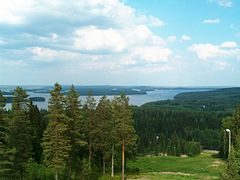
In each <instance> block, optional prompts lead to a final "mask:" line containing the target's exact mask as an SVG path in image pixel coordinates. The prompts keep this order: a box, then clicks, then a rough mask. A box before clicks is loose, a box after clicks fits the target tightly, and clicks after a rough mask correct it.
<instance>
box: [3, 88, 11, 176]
mask: <svg viewBox="0 0 240 180" xmlns="http://www.w3.org/2000/svg"><path fill="white" fill-rule="evenodd" d="M5 104H6V98H4V97H3V96H2V94H1V91H0V179H11V178H12V175H13V160H14V154H15V149H14V148H13V149H10V148H9V147H8V143H7V134H8V130H7V123H6V121H5V116H4V112H5Z"/></svg>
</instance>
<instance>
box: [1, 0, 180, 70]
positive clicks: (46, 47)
mask: <svg viewBox="0 0 240 180" xmlns="http://www.w3.org/2000/svg"><path fill="white" fill-rule="evenodd" d="M0 2H1V6H0V23H4V24H7V25H17V26H26V29H27V28H28V27H29V28H30V29H31V28H33V27H34V28H35V29H37V32H36V31H35V29H34V32H35V33H36V34H32V33H31V32H32V31H29V32H25V33H21V34H17V35H15V37H13V41H14V43H16V44H18V43H23V42H24V43H25V44H24V45H26V48H23V49H21V50H20V51H22V52H23V53H25V54H24V57H28V58H26V59H27V60H26V62H30V63H31V62H34V63H40V62H44V63H47V62H50V63H56V64H59V65H60V64H61V63H64V66H67V65H66V64H67V63H65V62H69V64H71V63H72V62H73V61H72V62H71V60H74V63H75V64H78V66H79V67H80V66H81V67H83V68H87V69H91V68H98V69H111V70H112V69H121V70H122V71H124V70H125V67H131V68H133V67H135V68H141V67H143V66H145V67H146V66H147V67H148V69H150V68H153V66H158V65H159V64H161V67H169V66H170V65H169V62H168V61H170V58H171V57H174V56H172V55H174V53H173V51H172V50H171V49H169V48H168V47H166V46H167V43H168V42H174V41H176V37H175V36H171V37H169V38H168V39H167V40H163V39H162V38H161V37H160V36H159V35H156V34H154V33H153V32H152V31H151V29H150V27H162V26H164V25H165V22H163V21H162V20H160V19H158V18H156V17H154V16H151V15H148V14H142V13H139V12H138V11H137V10H136V9H134V8H132V7H130V6H127V5H125V4H124V3H123V2H122V1H121V0H81V1H76V0H69V1H68V2H67V3H66V1H65V0H52V1H49V0H39V1H36V0H26V2H25V1H24V2H23V1H19V0H11V1H8V2H7V1H4V0H0ZM13 5H14V6H13ZM15 6H16V7H15ZM39 19H41V21H38V20H39ZM52 22H54V23H55V24H56V25H55V24H54V26H52ZM38 26H39V27H38ZM42 30H44V31H42ZM14 38H16V40H15V39H14ZM33 42H34V43H33ZM29 44H30V45H29ZM33 44H34V45H33ZM32 46H33V47H32ZM59 49H61V50H59ZM31 60H34V61H31ZM69 66H70V65H69ZM73 67H75V66H73ZM131 68H130V69H131ZM155 69H156V68H155ZM157 69H158V71H159V69H163V68H160V66H159V67H158V68H157ZM165 69H166V70H167V69H170V68H165ZM154 71H157V70H154ZM161 71H162V70H161Z"/></svg>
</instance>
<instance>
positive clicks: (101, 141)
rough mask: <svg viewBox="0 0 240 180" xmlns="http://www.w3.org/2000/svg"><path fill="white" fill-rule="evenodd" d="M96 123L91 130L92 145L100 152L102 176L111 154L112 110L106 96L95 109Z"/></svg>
mask: <svg viewBox="0 0 240 180" xmlns="http://www.w3.org/2000/svg"><path fill="white" fill-rule="evenodd" d="M96 120H97V123H96V125H95V128H94V130H93V136H94V137H96V138H94V145H95V147H96V148H97V149H98V150H100V152H101V154H102V161H103V174H105V169H106V167H105V166H106V160H107V158H108V157H109V156H110V154H111V148H112V134H111V131H112V127H113V125H112V122H113V121H112V108H111V102H110V100H109V99H107V97H106V96H103V97H102V98H101V99H100V101H99V103H98V105H97V108H96Z"/></svg>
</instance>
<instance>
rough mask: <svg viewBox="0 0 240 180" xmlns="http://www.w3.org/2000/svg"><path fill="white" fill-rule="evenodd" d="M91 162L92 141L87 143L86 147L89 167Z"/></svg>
mask: <svg viewBox="0 0 240 180" xmlns="http://www.w3.org/2000/svg"><path fill="white" fill-rule="evenodd" d="M91 161H92V141H91V140H90V141H89V146H88V164H89V166H90V167H91Z"/></svg>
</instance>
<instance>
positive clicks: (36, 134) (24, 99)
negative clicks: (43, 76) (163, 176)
mask: <svg viewBox="0 0 240 180" xmlns="http://www.w3.org/2000/svg"><path fill="white" fill-rule="evenodd" d="M50 93H51V98H50V100H49V106H48V110H39V109H38V107H37V106H36V105H34V104H33V103H32V102H31V99H30V98H29V97H28V95H27V94H26V91H24V89H22V88H21V87H17V88H16V89H15V90H14V93H13V98H12V108H11V110H6V109H5V104H6V98H5V97H4V96H3V95H2V94H1V93H0V167H1V169H0V177H1V179H12V180H14V179H69V180H70V179H83V180H84V179H91V180H92V179H98V178H99V177H100V176H101V174H105V173H108V174H109V177H110V176H112V177H113V176H114V174H115V173H120V172H122V177H123V178H124V173H125V171H127V172H130V171H132V170H131V169H128V168H127V167H126V160H128V159H132V158H134V157H136V155H145V154H155V155H173V156H180V155H188V156H195V155H198V154H199V153H200V152H201V149H212V150H220V154H219V155H220V156H221V157H225V158H228V157H231V158H230V160H229V165H228V166H229V167H228V172H227V174H226V177H231V176H234V173H235V175H237V174H239V172H238V170H239V169H240V168H239V167H237V165H238V164H239V163H238V162H236V159H238V158H239V157H240V155H239V154H240V153H239V152H238V151H237V150H238V149H240V146H239V145H238V144H239V142H240V141H239V142H238V139H240V138H238V136H239V135H240V131H239V130H238V127H240V125H238V123H239V122H240V121H239V119H240V116H239V112H240V109H239V108H238V109H237V110H235V111H234V114H233V115H232V112H233V108H234V107H235V106H236V105H237V103H238V102H239V96H238V95H237V94H238V93H239V89H236V88H233V89H222V90H215V91H209V92H199V93H183V94H180V95H177V96H176V97H175V99H174V100H167V101H159V102H153V103H147V104H145V105H143V106H141V107H135V106H130V105H129V99H128V97H127V96H125V95H124V94H122V95H120V96H116V97H115V98H114V99H112V100H109V99H108V98H107V97H106V96H103V97H102V98H101V100H100V101H99V102H98V103H97V102H96V100H95V99H94V97H93V95H92V93H91V92H89V93H88V96H87V98H86V100H85V102H80V101H79V96H80V95H79V94H78V92H77V90H76V89H75V88H74V86H72V87H71V88H70V89H69V90H68V92H67V93H66V92H63V91H62V87H61V86H60V85H59V84H57V83H56V84H55V87H54V89H53V90H52V91H51V92H50ZM231 98H232V99H231ZM207 99H209V100H207ZM223 100H225V101H226V103H224V104H221V103H220V102H222V101H223ZM226 128H229V129H231V130H233V150H232V152H231V153H229V152H228V149H227V146H228V144H227V136H226V133H223V132H224V131H223V130H224V129H226ZM238 131H239V132H238ZM239 137H240V136H239ZM234 149H235V150H234ZM237 168H238V169H237ZM236 169H237V170H236Z"/></svg>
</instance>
